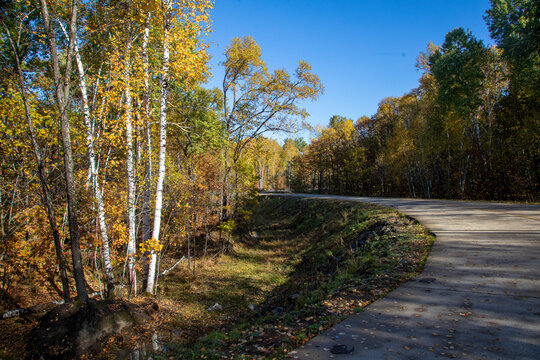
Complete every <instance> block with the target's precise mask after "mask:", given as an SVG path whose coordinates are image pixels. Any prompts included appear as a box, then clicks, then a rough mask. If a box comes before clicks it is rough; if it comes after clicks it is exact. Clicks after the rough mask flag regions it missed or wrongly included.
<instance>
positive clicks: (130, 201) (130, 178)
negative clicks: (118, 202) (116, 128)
mask: <svg viewBox="0 0 540 360" xmlns="http://www.w3.org/2000/svg"><path fill="white" fill-rule="evenodd" d="M130 29H131V27H130ZM130 53H131V40H128V43H127V48H126V53H125V54H124V56H125V58H124V59H125V60H124V82H125V85H124V86H125V89H124V97H125V100H126V113H125V116H126V167H127V189H128V194H127V210H128V236H129V238H128V247H127V262H128V274H129V283H130V286H131V290H130V292H133V293H137V274H136V272H135V253H136V251H137V246H136V243H135V241H136V240H135V170H134V166H133V123H132V113H131V107H132V97H131V86H130V81H131V80H130V73H129V70H130V66H131V57H130Z"/></svg>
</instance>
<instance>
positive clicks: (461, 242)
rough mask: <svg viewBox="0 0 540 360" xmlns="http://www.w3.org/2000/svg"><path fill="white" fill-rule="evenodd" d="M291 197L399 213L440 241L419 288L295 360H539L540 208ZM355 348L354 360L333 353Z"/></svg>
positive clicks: (389, 299) (346, 324)
mask: <svg viewBox="0 0 540 360" xmlns="http://www.w3.org/2000/svg"><path fill="white" fill-rule="evenodd" d="M280 195H282V194H280ZM287 196H309V197H316V198H325V199H341V200H351V201H360V202H368V203H375V204H379V205H383V206H387V207H391V208H395V209H398V210H399V211H401V212H403V213H405V214H407V215H409V216H412V217H414V218H415V219H417V220H418V221H420V222H421V223H422V224H424V225H425V226H427V227H428V228H429V229H430V230H431V231H433V232H434V233H435V234H436V235H437V239H436V241H435V244H434V246H433V248H432V250H431V252H430V255H429V257H428V261H427V263H426V266H425V268H424V271H423V272H422V273H421V274H420V275H419V276H418V277H417V278H416V279H413V280H411V281H409V282H407V283H405V284H403V285H402V286H400V287H399V288H397V289H396V290H394V291H392V292H391V293H389V294H388V295H387V296H385V297H384V298H381V299H379V300H377V301H375V302H374V303H372V304H371V305H369V306H368V307H367V308H366V309H365V311H364V312H362V313H359V314H356V315H353V316H352V317H350V318H348V319H347V320H345V321H343V322H342V323H340V324H338V325H336V326H335V327H333V328H331V329H329V330H327V331H325V332H324V333H322V334H320V335H319V336H317V337H315V338H313V339H311V340H310V341H309V342H308V343H306V344H305V345H304V346H303V347H302V348H299V349H296V350H295V351H293V352H292V353H291V354H290V357H292V358H298V359H329V358H337V359H410V360H412V359H445V358H456V359H486V360H494V359H536V360H538V359H540V282H539V278H540V206H538V205H519V204H500V203H489V202H470V201H445V200H419V199H387V198H365V197H348V196H324V195H322V196H319V195H287ZM338 345H345V347H342V346H341V347H339V346H338ZM353 347H354V350H353V351H352V353H349V354H333V353H332V351H333V352H334V353H336V352H340V351H339V350H341V351H342V352H346V351H347V350H351V349H352V348H353Z"/></svg>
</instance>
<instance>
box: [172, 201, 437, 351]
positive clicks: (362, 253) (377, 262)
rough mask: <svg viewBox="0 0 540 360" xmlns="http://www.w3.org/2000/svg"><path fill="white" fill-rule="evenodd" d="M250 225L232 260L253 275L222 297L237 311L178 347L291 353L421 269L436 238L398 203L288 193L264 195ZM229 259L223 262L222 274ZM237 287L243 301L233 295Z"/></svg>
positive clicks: (243, 275) (244, 274)
mask: <svg viewBox="0 0 540 360" xmlns="http://www.w3.org/2000/svg"><path fill="white" fill-rule="evenodd" d="M247 229H248V233H246V234H244V236H242V237H241V239H240V240H239V242H238V243H237V244H236V245H237V255H236V256H235V258H230V259H227V260H226V261H225V263H226V264H229V261H231V263H230V264H229V265H231V266H232V267H234V268H236V269H237V270H238V271H239V273H238V274H237V276H238V277H239V278H242V279H243V280H242V281H241V282H236V281H235V282H232V283H231V288H229V289H224V288H222V291H225V293H222V294H220V295H219V296H217V294H216V297H215V299H218V298H219V299H221V301H222V302H223V303H224V313H225V314H227V315H226V316H225V317H226V318H227V321H221V322H220V326H219V327H218V328H216V329H215V330H213V331H211V332H209V333H208V334H206V335H205V336H203V337H201V338H199V339H197V340H196V341H191V342H188V343H187V344H184V345H183V346H175V347H174V350H173V351H172V355H176V356H178V357H181V358H197V359H198V358H208V359H218V358H236V359H247V358H260V359H271V358H282V357H284V356H285V355H286V354H287V353H288V352H289V351H290V350H292V349H293V348H295V347H297V346H299V345H302V344H303V343H304V342H306V341H307V340H308V339H309V338H311V337H313V336H315V335H316V334H318V333H319V332H321V331H322V330H324V329H326V328H328V327H330V326H332V325H334V324H335V323H337V322H338V321H340V320H341V319H343V318H345V317H346V316H348V315H350V314H353V313H355V312H359V311H362V310H363V308H364V307H365V306H367V305H368V304H369V303H371V302H372V301H374V300H375V299H377V298H379V297H381V296H383V295H384V294H386V293H387V292H389V291H390V290H392V289H394V288H395V287H396V286H398V285H399V284H400V283H402V282H404V281H406V280H408V279H409V278H411V277H412V276H414V275H415V274H417V273H418V272H419V271H420V270H421V268H422V267H423V264H424V262H425V260H426V257H427V253H428V251H429V248H430V247H431V245H432V243H433V240H434V236H433V235H432V234H430V233H429V232H428V231H427V230H426V229H425V228H424V227H423V226H421V225H420V224H419V223H418V222H416V221H415V220H413V219H410V218H407V217H405V216H403V215H401V214H399V213H398V212H396V211H394V210H390V209H386V208H382V207H378V206H374V205H366V204H359V203H353V202H343V201H328V200H312V199H300V198H288V197H265V198H263V199H262V200H261V204H260V206H259V207H258V208H256V209H254V212H253V214H252V216H251V220H250V223H249V224H248V226H247ZM246 261H247V263H245V262H246ZM247 264H251V265H250V266H248V265H247ZM229 265H227V266H226V267H225V268H226V269H225V270H218V269H217V268H215V269H214V270H215V272H216V277H220V276H223V275H224V274H228V273H229V271H230V270H229ZM217 266H218V267H219V265H217ZM236 266H238V267H236ZM220 269H221V268H220ZM223 271H224V272H223ZM248 284H249V285H250V286H247V285H248ZM231 293H234V294H235V297H236V298H240V299H243V302H242V303H240V302H236V304H235V305H234V306H232V305H229V304H228V301H229V299H230V298H231ZM212 301H214V300H211V301H207V302H206V304H209V303H211V302H212ZM248 303H249V304H251V303H253V304H255V305H256V306H257V309H256V311H250V310H248V308H247V305H248ZM206 304H205V306H206ZM228 306H229V309H227V307H228ZM230 306H232V308H231V307H230ZM222 315H223V314H222Z"/></svg>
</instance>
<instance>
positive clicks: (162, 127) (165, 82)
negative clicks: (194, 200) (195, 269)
mask: <svg viewBox="0 0 540 360" xmlns="http://www.w3.org/2000/svg"><path fill="white" fill-rule="evenodd" d="M168 8H169V4H167V6H166V9H165V10H164V11H165V13H164V19H163V20H164V33H163V69H162V74H161V95H160V113H159V157H158V179H157V184H156V205H155V212H154V228H153V231H152V238H153V239H155V240H159V231H160V227H161V210H162V207H163V182H164V180H165V156H166V149H167V94H168V86H169V30H170V20H169V15H168V12H169V9H168ZM156 265H157V252H156V251H155V250H152V252H151V255H150V264H149V265H148V281H147V284H146V291H147V292H148V293H151V294H153V293H154V283H155V278H156Z"/></svg>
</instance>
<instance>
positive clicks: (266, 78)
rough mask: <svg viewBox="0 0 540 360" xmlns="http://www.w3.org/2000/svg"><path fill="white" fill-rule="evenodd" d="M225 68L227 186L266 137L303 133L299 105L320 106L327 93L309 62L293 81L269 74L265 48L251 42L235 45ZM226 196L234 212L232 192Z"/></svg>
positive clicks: (235, 42)
mask: <svg viewBox="0 0 540 360" xmlns="http://www.w3.org/2000/svg"><path fill="white" fill-rule="evenodd" d="M223 66H224V68H225V76H224V78H223V123H224V127H225V131H226V133H227V135H228V141H229V146H227V147H226V148H225V170H224V174H223V183H224V184H227V183H228V178H229V172H230V170H231V169H232V167H233V166H234V164H235V163H236V162H237V161H238V160H239V158H240V156H241V155H242V151H243V150H244V148H245V147H246V146H247V145H248V144H249V142H250V141H251V140H253V139H255V138H256V137H258V136H260V135H262V134H264V133H266V132H272V131H286V132H293V131H295V130H296V129H298V128H299V125H300V121H301V120H304V119H305V118H306V117H307V115H308V113H307V111H306V110H305V109H304V108H302V107H300V105H299V103H300V102H301V101H303V100H315V99H316V98H317V97H318V96H319V95H320V94H321V93H322V91H323V87H322V85H321V82H320V80H319V78H318V77H317V75H315V74H313V73H312V72H311V66H310V65H309V64H308V63H307V62H305V61H300V63H299V64H298V67H297V68H296V70H295V72H294V75H293V76H291V75H290V74H289V73H288V72H287V71H285V70H284V69H278V70H275V71H274V72H273V73H269V72H268V69H267V67H266V64H265V62H264V61H263V60H262V57H261V49H260V47H259V45H257V43H256V42H255V41H254V40H253V39H252V38H251V37H249V36H247V37H245V38H243V39H239V38H234V39H233V40H232V42H231V44H230V45H229V46H228V47H227V48H226V50H225V61H224V62H223ZM229 147H230V150H229ZM229 151H232V154H230V153H229ZM223 196H224V198H225V199H224V203H225V204H228V206H230V205H231V204H230V199H229V196H230V194H229V192H228V191H225V194H224V195H223Z"/></svg>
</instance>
